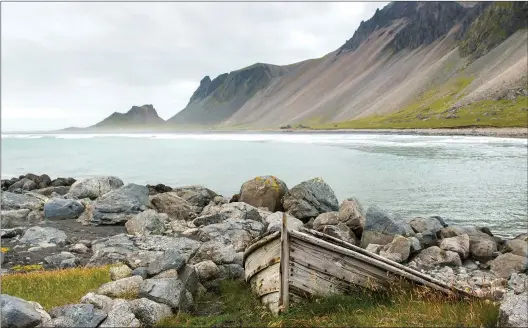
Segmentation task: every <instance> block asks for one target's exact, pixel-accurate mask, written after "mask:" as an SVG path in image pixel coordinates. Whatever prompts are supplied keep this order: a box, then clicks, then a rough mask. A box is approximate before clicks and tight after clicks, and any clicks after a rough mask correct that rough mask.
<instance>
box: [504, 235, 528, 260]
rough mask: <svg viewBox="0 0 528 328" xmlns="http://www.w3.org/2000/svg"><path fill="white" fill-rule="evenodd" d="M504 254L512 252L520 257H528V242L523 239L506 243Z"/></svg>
mask: <svg viewBox="0 0 528 328" xmlns="http://www.w3.org/2000/svg"><path fill="white" fill-rule="evenodd" d="M504 252H505V253H508V252H511V253H512V254H515V255H519V256H524V257H527V256H528V242H526V241H524V240H521V239H512V240H508V241H506V243H505V244H504Z"/></svg>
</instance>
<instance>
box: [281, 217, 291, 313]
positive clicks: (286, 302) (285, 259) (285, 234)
mask: <svg viewBox="0 0 528 328" xmlns="http://www.w3.org/2000/svg"><path fill="white" fill-rule="evenodd" d="M289 235H290V233H289V229H288V217H287V215H286V213H283V214H282V233H281V244H280V254H281V261H280V290H279V312H285V311H288V308H289V307H290V290H289V286H290V284H289V275H290V240H289Z"/></svg>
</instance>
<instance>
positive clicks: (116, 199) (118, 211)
mask: <svg viewBox="0 0 528 328" xmlns="http://www.w3.org/2000/svg"><path fill="white" fill-rule="evenodd" d="M148 203H149V199H148V189H147V187H145V186H140V185H137V184H133V183H130V184H128V185H126V186H124V187H121V188H119V189H114V190H112V191H110V192H108V193H106V194H104V195H103V196H101V197H99V199H98V200H97V202H95V206H94V209H93V213H92V217H91V223H92V224H94V225H99V224H116V223H122V222H126V221H128V220H129V219H131V218H132V217H134V216H135V215H136V214H138V213H139V212H141V211H143V210H146V206H147V205H148Z"/></svg>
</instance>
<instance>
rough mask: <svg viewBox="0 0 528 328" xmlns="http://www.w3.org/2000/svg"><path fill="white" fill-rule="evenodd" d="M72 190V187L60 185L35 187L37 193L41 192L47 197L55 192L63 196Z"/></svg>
mask: <svg viewBox="0 0 528 328" xmlns="http://www.w3.org/2000/svg"><path fill="white" fill-rule="evenodd" d="M69 191H70V187H68V186H58V187H46V188H42V189H35V190H33V192H35V193H37V194H41V195H44V196H47V197H51V195H52V194H53V193H55V194H59V195H61V196H64V195H66V194H67V193H68V192H69Z"/></svg>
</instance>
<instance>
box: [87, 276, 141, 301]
mask: <svg viewBox="0 0 528 328" xmlns="http://www.w3.org/2000/svg"><path fill="white" fill-rule="evenodd" d="M142 283H143V278H141V277H140V276H132V277H127V278H123V279H119V280H116V281H110V282H107V283H106V284H103V285H102V286H101V287H99V289H98V290H97V294H100V295H105V296H109V297H130V296H137V295H138V294H139V291H140V288H141V284H142Z"/></svg>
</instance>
